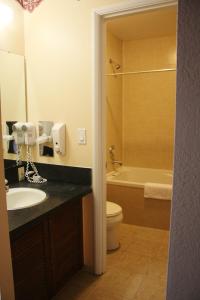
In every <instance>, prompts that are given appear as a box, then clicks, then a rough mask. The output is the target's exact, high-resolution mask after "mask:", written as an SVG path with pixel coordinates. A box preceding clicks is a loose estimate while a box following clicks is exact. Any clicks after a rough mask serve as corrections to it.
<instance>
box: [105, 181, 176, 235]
mask: <svg viewBox="0 0 200 300" xmlns="http://www.w3.org/2000/svg"><path fill="white" fill-rule="evenodd" d="M107 200H108V201H111V202H114V203H117V204H119V205H120V206H121V207H122V210H123V215H124V219H123V222H124V223H126V224H132V225H138V226H146V227H152V228H158V229H165V230H169V225H170V211H171V201H168V200H159V199H145V198H144V189H143V188H133V187H128V186H119V185H112V184H107Z"/></svg>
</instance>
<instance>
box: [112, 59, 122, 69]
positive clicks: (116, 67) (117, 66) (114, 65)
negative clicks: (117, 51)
mask: <svg viewBox="0 0 200 300" xmlns="http://www.w3.org/2000/svg"><path fill="white" fill-rule="evenodd" d="M109 63H110V64H111V65H112V67H113V69H114V70H120V69H121V65H120V64H118V63H116V62H115V61H114V60H113V59H112V58H110V59H109Z"/></svg>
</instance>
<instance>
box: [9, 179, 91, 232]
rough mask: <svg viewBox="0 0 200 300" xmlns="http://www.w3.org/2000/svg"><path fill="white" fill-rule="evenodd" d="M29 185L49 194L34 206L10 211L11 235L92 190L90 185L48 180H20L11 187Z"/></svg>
mask: <svg viewBox="0 0 200 300" xmlns="http://www.w3.org/2000/svg"><path fill="white" fill-rule="evenodd" d="M16 187H28V188H36V189H40V190H42V191H44V192H46V194H47V199H46V200H45V201H44V202H42V203H40V204H38V205H36V206H33V207H29V208H23V209H19V210H13V211H8V218H9V229H10V235H12V234H15V233H16V232H17V231H18V230H20V229H21V228H24V227H25V226H27V225H28V224H30V223H31V222H34V221H35V220H37V219H39V218H41V217H43V216H44V215H46V214H49V213H51V212H52V211H53V210H55V209H57V208H58V207H60V206H61V205H63V204H65V203H66V202H68V201H70V200H73V199H77V198H78V197H79V198H80V197H84V196H86V195H87V194H89V193H90V192H91V191H92V190H91V187H90V186H89V185H76V184H69V183H65V182H55V181H48V182H46V183H44V184H31V183H27V182H20V183H16V184H12V185H10V188H16Z"/></svg>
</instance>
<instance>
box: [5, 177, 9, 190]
mask: <svg viewBox="0 0 200 300" xmlns="http://www.w3.org/2000/svg"><path fill="white" fill-rule="evenodd" d="M5 189H6V193H7V192H8V191H9V185H8V180H7V179H5Z"/></svg>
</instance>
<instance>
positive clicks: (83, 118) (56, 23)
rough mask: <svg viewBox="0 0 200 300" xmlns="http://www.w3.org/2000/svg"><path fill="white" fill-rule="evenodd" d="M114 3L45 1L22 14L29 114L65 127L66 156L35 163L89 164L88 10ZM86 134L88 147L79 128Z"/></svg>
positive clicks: (90, 28) (89, 66)
mask: <svg viewBox="0 0 200 300" xmlns="http://www.w3.org/2000/svg"><path fill="white" fill-rule="evenodd" d="M116 2H123V1H122V0H121V1H119V0H118V1H116V0H109V1H108V0H95V1H92V0H87V1H74V0H67V1H66V0H60V1H55V0H48V1H43V2H42V3H41V4H40V5H39V7H38V8H37V9H36V10H35V11H34V12H33V13H32V14H29V13H25V53H26V54H25V55H26V59H27V70H28V115H29V120H30V121H33V122H38V121H39V120H40V121H55V122H56V121H62V122H65V123H66V125H67V130H68V142H67V155H66V156H65V157H59V156H58V155H56V156H55V157H54V158H41V157H38V156H36V160H39V161H43V162H49V163H57V164H64V165H73V166H86V167H91V165H92V140H91V135H92V10H93V9H94V8H97V7H102V6H107V5H109V4H111V3H116ZM79 127H85V128H86V129H87V145H86V146H80V145H78V143H77V128H79Z"/></svg>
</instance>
